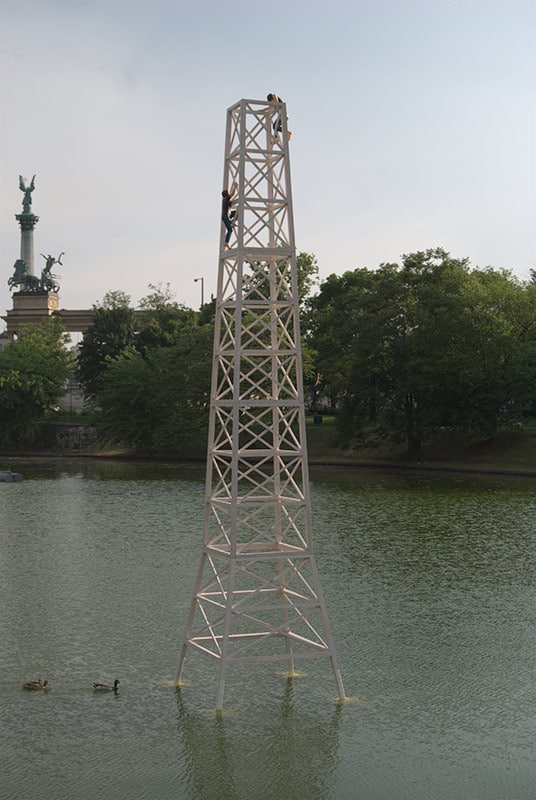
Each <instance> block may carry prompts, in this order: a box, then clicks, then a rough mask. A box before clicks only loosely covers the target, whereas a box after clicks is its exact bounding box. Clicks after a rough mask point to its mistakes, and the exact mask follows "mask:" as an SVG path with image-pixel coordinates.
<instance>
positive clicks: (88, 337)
mask: <svg viewBox="0 0 536 800" xmlns="http://www.w3.org/2000/svg"><path fill="white" fill-rule="evenodd" d="M135 331H136V315H135V312H134V310H133V309H132V308H131V307H130V297H129V296H128V295H126V294H125V293H124V292H120V291H114V292H108V293H107V294H105V295H104V298H103V301H102V303H101V304H100V305H99V304H95V305H94V306H93V319H92V322H91V325H90V326H89V328H88V329H87V331H86V333H85V334H84V338H83V339H82V342H81V343H80V345H79V350H78V357H77V368H78V375H79V378H80V381H81V383H82V384H83V386H84V390H85V394H86V396H87V397H90V398H95V396H96V395H97V393H98V390H99V387H100V383H101V379H102V375H103V373H104V372H105V370H106V368H107V365H108V362H109V360H110V359H113V358H115V357H117V356H118V355H120V354H121V353H124V352H125V351H126V350H128V349H129V348H131V347H133V346H134V343H135Z"/></svg>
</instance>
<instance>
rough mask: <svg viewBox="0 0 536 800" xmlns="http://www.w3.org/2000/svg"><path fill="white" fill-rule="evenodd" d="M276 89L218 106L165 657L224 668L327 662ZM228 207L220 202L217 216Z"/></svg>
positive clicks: (284, 147)
mask: <svg viewBox="0 0 536 800" xmlns="http://www.w3.org/2000/svg"><path fill="white" fill-rule="evenodd" d="M288 144H289V137H288V131H287V118H286V107H285V104H284V103H283V102H266V101H265V102H262V101H258V100H240V101H239V102H238V103H236V104H235V105H233V106H231V107H230V108H229V109H228V111H227V132H226V143H225V165H224V179H223V186H224V189H228V190H229V191H231V187H232V186H233V184H236V186H237V189H236V195H235V198H236V203H235V205H234V206H233V208H234V209H235V213H234V215H232V224H233V232H232V235H231V238H230V241H229V244H228V245H226V243H225V235H226V230H225V229H224V228H223V226H222V232H221V237H220V258H219V272H218V291H217V299H216V320H215V335H214V359H213V371H212V389H211V405H210V423H209V434H208V453H207V474H206V494H205V514H204V540H203V549H202V554H201V561H200V565H199V570H198V573H197V578H196V583H195V590H194V597H193V600H192V605H191V608H190V613H189V616H188V621H187V626H186V633H185V637H184V642H183V645H182V650H181V654H180V659H179V665H178V670H177V681H180V679H181V674H182V670H183V664H184V659H185V656H186V653H187V651H188V648H189V647H190V648H194V649H195V650H198V651H201V652H203V653H205V654H207V655H208V656H210V657H212V658H213V659H214V660H215V662H216V663H217V664H218V667H219V669H218V679H217V696H216V708H217V710H221V708H222V704H223V694H224V687H225V676H226V672H227V667H228V666H231V665H232V664H237V663H244V662H248V663H250V662H266V661H284V662H285V663H286V669H287V670H288V673H289V675H292V674H293V673H294V659H295V658H298V657H299V658H300V659H302V658H312V657H320V656H327V657H328V658H329V659H330V661H331V667H332V669H333V673H334V676H335V682H336V685H337V691H338V696H339V698H340V699H341V700H343V699H344V688H343V684H342V679H341V675H340V672H339V668H338V665H337V660H336V655H335V651H334V648H333V642H332V638H331V633H330V629H329V622H328V618H327V614H326V609H325V605H324V599H323V596H322V592H321V588H320V582H319V578H318V573H317V569H316V564H315V557H314V552H313V546H312V537H311V507H310V497H309V478H308V470H307V448H306V435H305V410H304V396H303V384H302V364H301V347H300V332H299V316H298V310H299V298H298V284H297V271H296V253H295V244H294V224H293V213H292V196H291V182H290V164H289V146H288ZM230 216H231V215H230Z"/></svg>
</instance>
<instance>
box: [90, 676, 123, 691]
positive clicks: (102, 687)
mask: <svg viewBox="0 0 536 800" xmlns="http://www.w3.org/2000/svg"><path fill="white" fill-rule="evenodd" d="M120 683H121V681H120V680H119V679H118V678H116V679H115V681H114V682H113V685H112V684H110V683H94V684H93V689H94V690H95V691H96V692H117V690H118V686H119V684H120Z"/></svg>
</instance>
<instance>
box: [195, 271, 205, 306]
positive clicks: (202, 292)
mask: <svg viewBox="0 0 536 800" xmlns="http://www.w3.org/2000/svg"><path fill="white" fill-rule="evenodd" d="M197 281H201V308H203V306H204V305H205V279H204V278H194V283H197Z"/></svg>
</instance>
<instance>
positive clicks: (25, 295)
mask: <svg viewBox="0 0 536 800" xmlns="http://www.w3.org/2000/svg"><path fill="white" fill-rule="evenodd" d="M59 307H60V299H59V296H58V294H57V293H56V292H16V293H15V294H14V295H13V308H12V309H10V310H9V311H8V312H7V313H6V315H5V317H2V319H4V320H5V321H6V323H7V335H8V336H9V337H10V338H13V336H17V335H18V334H20V329H21V326H22V325H27V324H28V323H34V324H35V323H37V322H40V321H41V320H42V319H43V317H51V316H52V315H53V314H54V313H55V312H57V311H59Z"/></svg>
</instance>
